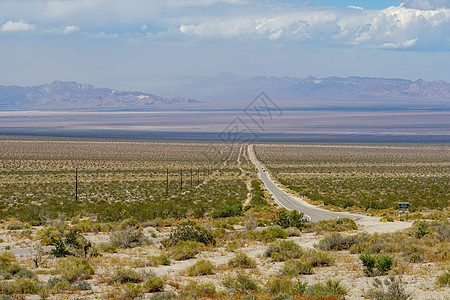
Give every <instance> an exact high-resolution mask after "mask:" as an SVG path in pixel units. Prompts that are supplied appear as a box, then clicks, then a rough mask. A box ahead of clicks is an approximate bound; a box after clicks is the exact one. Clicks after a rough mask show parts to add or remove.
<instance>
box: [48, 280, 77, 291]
mask: <svg viewBox="0 0 450 300" xmlns="http://www.w3.org/2000/svg"><path fill="white" fill-rule="evenodd" d="M71 289H72V286H71V285H70V283H69V282H68V281H60V282H57V283H56V284H55V285H54V286H53V287H52V289H51V292H53V293H56V294H59V293H62V292H64V291H69V290H71Z"/></svg>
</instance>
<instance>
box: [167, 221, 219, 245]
mask: <svg viewBox="0 0 450 300" xmlns="http://www.w3.org/2000/svg"><path fill="white" fill-rule="evenodd" d="M180 241H183V242H187V241H194V242H199V243H203V244H205V245H210V244H212V245H215V244H216V241H215V239H214V236H213V234H212V233H211V232H209V231H207V230H206V229H204V228H203V227H201V226H200V225H197V224H185V225H181V226H179V227H178V228H176V229H175V230H174V231H172V232H171V233H170V237H169V239H168V240H166V241H165V243H164V245H165V246H166V247H170V246H175V245H177V244H178V243H179V242H180Z"/></svg>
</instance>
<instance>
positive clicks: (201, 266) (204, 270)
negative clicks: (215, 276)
mask: <svg viewBox="0 0 450 300" xmlns="http://www.w3.org/2000/svg"><path fill="white" fill-rule="evenodd" d="M213 269H214V266H213V264H212V262H210V261H209V260H205V259H202V260H199V261H198V262H196V263H195V264H194V265H192V266H191V267H190V268H189V269H188V272H187V273H188V275H189V276H203V275H211V274H212V273H213Z"/></svg>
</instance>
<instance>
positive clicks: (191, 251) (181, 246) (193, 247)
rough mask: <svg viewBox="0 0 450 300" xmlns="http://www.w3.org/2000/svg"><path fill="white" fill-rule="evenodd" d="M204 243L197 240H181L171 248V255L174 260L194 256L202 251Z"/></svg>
mask: <svg viewBox="0 0 450 300" xmlns="http://www.w3.org/2000/svg"><path fill="white" fill-rule="evenodd" d="M203 247H204V244H202V243H199V242H195V241H187V242H185V241H179V242H178V243H177V244H176V246H175V247H173V249H172V250H171V254H170V256H171V257H172V258H173V259H174V260H186V259H191V258H194V257H195V256H196V255H197V254H199V253H200V251H201V249H202V248H203Z"/></svg>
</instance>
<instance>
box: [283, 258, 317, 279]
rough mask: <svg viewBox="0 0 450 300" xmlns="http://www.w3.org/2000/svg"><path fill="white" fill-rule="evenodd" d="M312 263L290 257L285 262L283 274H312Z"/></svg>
mask: <svg viewBox="0 0 450 300" xmlns="http://www.w3.org/2000/svg"><path fill="white" fill-rule="evenodd" d="M312 268H313V267H312V265H311V264H310V263H308V262H302V261H300V260H295V259H290V260H287V261H286V262H285V263H284V266H283V269H282V270H281V276H298V275H309V274H312Z"/></svg>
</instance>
